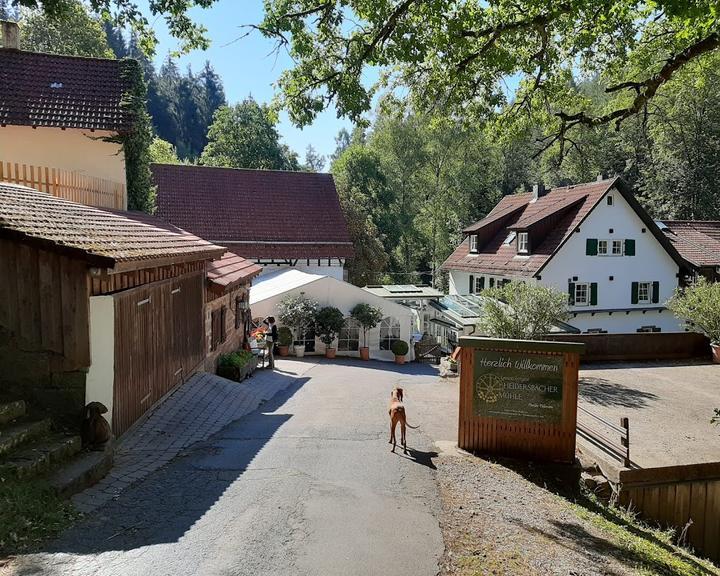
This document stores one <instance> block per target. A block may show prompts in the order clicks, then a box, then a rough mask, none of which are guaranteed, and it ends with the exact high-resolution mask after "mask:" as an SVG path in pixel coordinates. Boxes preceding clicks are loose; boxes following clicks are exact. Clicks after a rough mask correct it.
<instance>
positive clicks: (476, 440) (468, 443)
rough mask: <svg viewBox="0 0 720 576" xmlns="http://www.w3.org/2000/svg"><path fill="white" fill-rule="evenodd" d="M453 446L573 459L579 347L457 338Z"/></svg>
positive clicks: (532, 456)
mask: <svg viewBox="0 0 720 576" xmlns="http://www.w3.org/2000/svg"><path fill="white" fill-rule="evenodd" d="M460 346H461V348H462V352H461V354H460V415H459V429H458V446H459V447H460V448H463V449H465V450H469V451H472V452H475V451H479V452H484V453H490V454H498V455H506V456H516V457H523V458H528V459H531V460H550V461H561V462H572V461H574V459H575V426H576V423H577V392H578V390H577V382H578V368H579V356H580V354H581V353H582V351H583V349H584V345H583V344H575V343H565V342H547V341H533V340H497V339H491V338H476V337H466V338H460Z"/></svg>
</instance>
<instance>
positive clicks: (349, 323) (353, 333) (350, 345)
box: [337, 318, 360, 352]
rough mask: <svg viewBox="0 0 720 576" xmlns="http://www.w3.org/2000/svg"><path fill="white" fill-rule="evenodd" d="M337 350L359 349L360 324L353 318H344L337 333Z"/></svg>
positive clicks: (351, 350) (353, 350)
mask: <svg viewBox="0 0 720 576" xmlns="http://www.w3.org/2000/svg"><path fill="white" fill-rule="evenodd" d="M337 349H338V351H342V352H357V351H358V350H359V349H360V324H358V321H357V320H355V319H354V318H345V324H344V325H343V327H342V328H341V329H340V333H339V334H338V347H337Z"/></svg>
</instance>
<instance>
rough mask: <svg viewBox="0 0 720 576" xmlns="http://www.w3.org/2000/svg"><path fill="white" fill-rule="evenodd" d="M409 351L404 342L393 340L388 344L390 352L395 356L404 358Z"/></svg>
mask: <svg viewBox="0 0 720 576" xmlns="http://www.w3.org/2000/svg"><path fill="white" fill-rule="evenodd" d="M409 349H410V347H409V346H408V343H407V342H405V340H393V342H392V344H390V350H392V353H393V354H395V356H405V355H406V354H407V353H408V350H409Z"/></svg>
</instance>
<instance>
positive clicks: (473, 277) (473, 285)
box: [469, 274, 475, 294]
mask: <svg viewBox="0 0 720 576" xmlns="http://www.w3.org/2000/svg"><path fill="white" fill-rule="evenodd" d="M469 292H470V294H472V293H473V292H475V276H473V275H472V274H470V290H469Z"/></svg>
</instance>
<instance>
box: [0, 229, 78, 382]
mask: <svg viewBox="0 0 720 576" xmlns="http://www.w3.org/2000/svg"><path fill="white" fill-rule="evenodd" d="M89 302H90V300H89V288H88V270H87V266H86V264H85V263H83V262H82V261H79V260H73V259H70V258H67V257H65V256H61V255H58V254H55V253H53V252H48V251H45V250H39V249H36V248H32V247H30V246H27V245H25V244H22V243H19V242H13V241H10V240H5V239H0V326H2V327H4V328H5V329H7V330H9V331H10V332H11V333H12V334H14V335H16V336H17V337H19V338H20V339H21V341H22V343H23V346H24V347H25V348H26V349H27V350H29V351H38V352H54V353H56V354H58V355H61V357H62V360H60V365H59V366H58V367H57V369H58V370H62V371H73V370H80V369H85V368H88V367H89V366H90V329H89Z"/></svg>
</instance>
